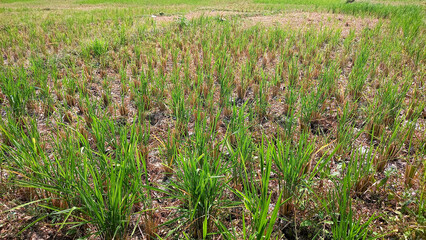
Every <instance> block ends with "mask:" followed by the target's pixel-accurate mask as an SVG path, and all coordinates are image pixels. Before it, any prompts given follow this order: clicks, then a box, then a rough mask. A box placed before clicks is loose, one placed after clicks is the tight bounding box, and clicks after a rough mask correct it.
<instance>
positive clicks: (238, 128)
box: [226, 103, 255, 190]
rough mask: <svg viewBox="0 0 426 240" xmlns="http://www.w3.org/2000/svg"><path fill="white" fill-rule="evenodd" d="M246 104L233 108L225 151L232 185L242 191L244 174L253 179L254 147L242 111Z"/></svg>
mask: <svg viewBox="0 0 426 240" xmlns="http://www.w3.org/2000/svg"><path fill="white" fill-rule="evenodd" d="M246 105H247V103H245V104H244V105H243V106H241V108H240V109H238V108H237V107H236V106H234V108H233V114H232V117H231V121H230V123H229V124H228V133H229V136H228V139H227V142H226V144H227V149H228V151H229V153H230V156H229V159H230V162H231V165H232V175H233V178H232V183H233V187H234V188H236V189H240V190H241V189H242V187H243V186H242V184H244V181H243V180H244V178H243V177H244V173H245V169H246V170H247V171H246V174H250V175H251V176H252V177H254V175H252V174H254V172H253V170H254V151H255V145H254V143H253V140H252V138H251V136H250V135H248V134H247V133H248V131H247V130H248V127H247V126H246V124H245V118H246V114H245V113H244V109H245V107H246Z"/></svg>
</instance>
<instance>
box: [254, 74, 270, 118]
mask: <svg viewBox="0 0 426 240" xmlns="http://www.w3.org/2000/svg"><path fill="white" fill-rule="evenodd" d="M261 78H262V80H261V81H260V85H259V90H258V94H257V96H256V99H257V101H256V112H257V115H258V117H259V119H264V118H265V117H266V116H267V115H268V113H267V110H268V98H269V96H268V92H269V91H268V87H267V82H266V79H265V76H264V73H263V71H262V72H261Z"/></svg>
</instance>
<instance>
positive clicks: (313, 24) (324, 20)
mask: <svg viewBox="0 0 426 240" xmlns="http://www.w3.org/2000/svg"><path fill="white" fill-rule="evenodd" d="M378 22H379V19H377V18H367V17H364V18H361V17H354V16H349V15H344V14H332V13H318V12H290V13H285V14H282V15H272V16H254V17H247V18H246V22H245V24H247V25H248V26H253V25H255V24H259V23H260V24H262V25H265V26H281V27H289V28H292V29H300V28H302V29H307V28H317V29H324V28H334V29H342V36H347V35H348V34H349V32H350V30H355V32H361V31H362V30H363V29H365V28H367V27H368V28H373V27H374V26H375V25H376V24H377V23H378Z"/></svg>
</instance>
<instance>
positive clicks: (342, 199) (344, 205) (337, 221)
mask: <svg viewBox="0 0 426 240" xmlns="http://www.w3.org/2000/svg"><path fill="white" fill-rule="evenodd" d="M351 178H352V175H351V173H350V171H348V172H347V173H346V176H345V177H344V178H343V180H342V182H340V183H337V184H336V185H337V186H336V189H335V190H331V193H329V195H328V199H326V200H322V201H321V203H322V205H323V207H324V208H325V209H326V212H327V213H328V215H329V216H331V221H332V225H331V233H332V236H331V238H332V239H367V238H370V237H372V236H371V234H370V233H369V231H368V226H369V225H370V224H371V223H372V222H373V220H374V219H376V217H375V216H374V215H373V216H371V217H369V218H368V219H367V221H366V222H364V223H363V222H361V219H358V220H356V219H354V218H355V216H354V212H353V210H352V198H351V195H350V192H351V186H352V184H353V183H352V181H351ZM336 210H337V211H336ZM373 238H374V237H373Z"/></svg>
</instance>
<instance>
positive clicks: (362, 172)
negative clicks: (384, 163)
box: [346, 147, 377, 196]
mask: <svg viewBox="0 0 426 240" xmlns="http://www.w3.org/2000/svg"><path fill="white" fill-rule="evenodd" d="M376 159H377V152H374V147H370V148H369V149H366V148H363V147H361V148H358V149H354V150H353V152H352V155H351V158H350V162H349V163H348V166H347V168H348V169H347V173H346V174H351V180H350V181H351V183H352V185H351V187H352V188H351V190H352V191H353V192H354V193H355V195H357V196H362V195H363V194H365V192H366V191H367V190H368V189H369V188H370V187H371V186H372V185H373V183H374V181H375V180H374V162H375V161H376Z"/></svg>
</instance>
